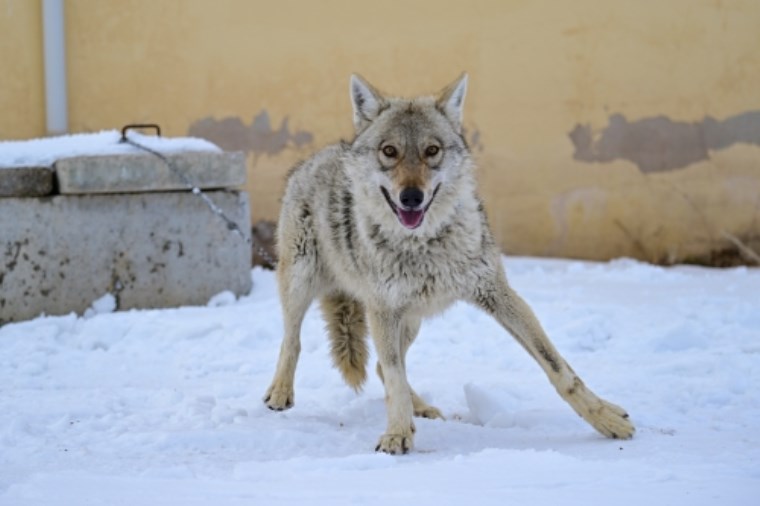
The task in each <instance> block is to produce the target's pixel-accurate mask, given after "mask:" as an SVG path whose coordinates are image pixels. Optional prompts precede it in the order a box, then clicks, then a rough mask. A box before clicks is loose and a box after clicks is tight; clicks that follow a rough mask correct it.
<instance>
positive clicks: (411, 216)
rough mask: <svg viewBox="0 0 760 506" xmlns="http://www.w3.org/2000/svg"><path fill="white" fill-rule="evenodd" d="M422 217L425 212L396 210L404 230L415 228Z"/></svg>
mask: <svg viewBox="0 0 760 506" xmlns="http://www.w3.org/2000/svg"><path fill="white" fill-rule="evenodd" d="M423 216H425V211H423V210H421V209H420V210H419V211H404V210H402V209H399V210H398V217H399V218H401V223H402V224H403V225H404V226H405V227H406V228H417V227H418V226H419V225H420V223H422V218H423Z"/></svg>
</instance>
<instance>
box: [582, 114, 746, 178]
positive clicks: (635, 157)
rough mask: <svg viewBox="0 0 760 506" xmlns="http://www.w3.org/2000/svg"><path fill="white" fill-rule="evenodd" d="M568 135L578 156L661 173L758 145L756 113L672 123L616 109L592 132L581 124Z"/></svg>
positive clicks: (588, 160)
mask: <svg viewBox="0 0 760 506" xmlns="http://www.w3.org/2000/svg"><path fill="white" fill-rule="evenodd" d="M568 135H569V137H570V140H571V141H572V143H573V145H574V146H575V153H573V158H574V159H576V160H579V161H582V162H598V163H607V162H611V161H613V160H617V159H623V160H628V161H630V162H633V163H634V164H636V166H637V167H638V168H639V170H640V171H641V172H645V173H646V172H663V171H670V170H675V169H682V168H684V167H688V166H689V165H691V164H693V163H696V162H700V161H703V160H709V159H710V151H716V150H719V149H726V148H728V147H730V146H732V145H733V144H737V143H744V144H754V145H756V146H760V111H749V112H745V113H742V114H738V115H736V116H732V117H730V118H728V119H726V120H724V121H718V120H716V119H714V118H711V117H709V116H708V117H706V118H705V119H703V120H702V121H700V122H698V123H686V122H679V121H673V120H671V119H670V118H668V117H666V116H657V117H654V118H644V119H641V120H638V121H634V122H628V120H627V119H626V118H625V116H623V115H622V114H619V113H616V114H613V115H612V116H610V117H609V124H608V125H607V126H606V127H605V128H604V129H603V130H602V131H601V133H599V134H598V135H596V136H594V134H593V132H592V130H591V125H581V124H577V125H575V128H573V130H572V131H571V132H570V133H569V134H568ZM595 137H596V138H595Z"/></svg>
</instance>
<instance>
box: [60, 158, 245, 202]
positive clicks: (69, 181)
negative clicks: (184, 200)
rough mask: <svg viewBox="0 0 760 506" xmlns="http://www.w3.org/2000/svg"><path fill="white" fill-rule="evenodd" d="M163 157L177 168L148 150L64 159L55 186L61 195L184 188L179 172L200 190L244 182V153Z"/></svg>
mask: <svg viewBox="0 0 760 506" xmlns="http://www.w3.org/2000/svg"><path fill="white" fill-rule="evenodd" d="M164 156H166V158H167V159H168V160H169V161H170V162H171V163H172V165H173V166H174V167H175V168H176V169H177V171H173V170H172V169H171V168H170V167H168V166H167V164H166V163H164V162H163V160H161V159H160V158H158V157H156V156H154V155H151V154H148V153H145V154H136V155H103V156H80V157H74V158H64V159H61V160H58V161H56V162H55V165H54V168H55V171H56V176H57V178H58V189H59V192H60V193H61V194H64V195H74V194H91V193H130V192H150V191H170V190H185V189H187V184H186V183H185V181H184V180H183V178H182V176H180V174H183V175H184V177H185V178H186V180H187V181H190V182H191V183H192V184H193V185H194V186H197V187H199V188H202V189H211V188H231V187H237V186H241V185H243V184H245V176H246V165H245V155H244V154H243V153H241V152H231V153H227V152H219V153H215V152H209V151H191V152H181V153H176V154H168V155H164ZM177 172H179V173H180V174H177Z"/></svg>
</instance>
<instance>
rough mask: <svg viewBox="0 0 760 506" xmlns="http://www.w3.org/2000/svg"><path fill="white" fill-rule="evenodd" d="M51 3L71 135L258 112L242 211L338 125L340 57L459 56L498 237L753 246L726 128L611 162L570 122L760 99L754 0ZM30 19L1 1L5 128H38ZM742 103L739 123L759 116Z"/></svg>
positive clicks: (750, 186) (746, 200) (577, 247)
mask: <svg viewBox="0 0 760 506" xmlns="http://www.w3.org/2000/svg"><path fill="white" fill-rule="evenodd" d="M66 8H67V10H66V16H67V23H66V28H67V44H68V47H67V51H68V72H69V107H70V111H69V117H70V129H71V131H76V132H78V131H91V130H100V129H106V128H118V127H120V126H121V125H122V124H125V123H129V122H138V121H155V122H159V123H161V125H162V126H163V127H164V129H165V131H166V133H167V134H168V135H187V134H188V132H192V133H198V132H199V129H200V131H202V132H205V133H209V132H212V131H213V132H212V133H214V134H215V135H218V136H222V137H224V138H225V139H228V140H230V142H232V141H233V140H234V139H233V137H234V136H235V135H240V134H241V133H242V132H243V129H244V128H248V127H250V126H251V124H252V122H253V120H254V118H255V117H258V122H257V123H256V125H257V126H258V127H259V130H258V131H257V133H256V134H255V135H254V137H255V139H254V141H252V142H251V143H250V146H249V148H250V149H251V151H250V153H249V157H248V160H249V168H250V170H249V183H248V190H249V191H250V193H251V196H252V207H253V218H254V220H256V219H260V218H274V217H275V216H276V214H277V207H278V199H279V194H280V192H281V189H282V182H283V176H284V174H285V172H286V171H287V169H288V168H289V167H290V165H291V164H292V163H293V162H295V161H296V160H298V159H301V158H304V157H306V156H308V155H309V153H311V152H313V151H314V150H316V149H317V148H318V147H320V146H322V145H324V144H326V143H329V142H332V141H335V140H337V139H339V138H348V137H350V136H351V133H352V131H351V111H350V104H349V99H348V90H347V88H348V76H349V75H350V73H351V72H354V71H358V72H360V73H361V74H362V75H364V76H365V77H367V78H368V79H369V80H370V81H371V82H372V83H373V84H375V85H376V86H377V87H379V88H380V89H382V90H387V91H389V92H393V93H398V94H403V95H414V94H418V93H423V92H431V91H435V90H437V89H438V88H440V87H441V86H443V85H444V84H446V83H448V82H449V81H451V80H452V79H453V78H454V77H455V76H457V75H458V74H459V73H460V72H461V71H462V70H467V71H468V72H469V74H470V89H469V92H468V98H467V102H466V108H465V124H466V127H467V129H468V136H469V138H470V141H471V144H472V147H473V149H474V151H475V154H476V156H477V159H478V162H479V166H480V168H481V171H480V177H481V181H482V182H483V183H484V184H483V188H484V196H485V199H486V202H487V205H488V210H489V213H490V219H491V222H492V224H493V225H494V228H495V229H496V232H497V235H498V236H499V237H500V239H501V241H502V244H503V245H504V247H505V249H506V250H507V251H509V252H511V253H518V254H538V255H563V256H575V257H585V258H609V257H614V256H619V255H629V256H636V257H639V258H644V259H647V260H653V261H669V260H680V259H684V258H688V257H690V256H694V255H700V254H702V253H704V252H705V251H706V250H709V249H714V248H719V247H722V246H725V245H726V244H728V243H727V240H726V239H725V238H724V237H723V233H724V232H728V233H730V234H734V235H736V236H739V237H741V238H742V239H743V240H745V241H746V242H748V243H750V244H755V243H753V242H752V241H753V240H756V241H758V245H760V146H759V145H756V144H750V143H746V142H745V143H734V144H730V143H729V144H730V145H729V146H725V147H721V148H720V149H714V150H710V151H709V156H707V157H703V159H701V160H697V161H695V162H693V163H691V164H689V165H688V166H686V167H684V168H672V169H670V170H662V171H657V172H644V171H642V170H640V169H639V168H638V167H637V165H636V164H635V163H633V162H632V161H630V160H626V159H622V158H620V159H614V160H610V161H606V162H604V163H591V162H588V161H579V160H576V159H574V152H575V147H574V144H573V142H572V141H571V139H570V137H569V133H570V132H571V131H573V129H574V128H576V126H578V125H580V126H581V127H585V128H589V129H590V131H591V132H592V133H593V136H594V139H595V140H597V141H598V140H599V137H600V136H601V135H602V134H603V133H604V131H605V129H606V127H607V126H608V121H609V117H610V116H611V115H614V114H621V115H623V116H624V117H625V119H626V121H627V122H628V123H630V124H638V123H636V122H637V121H644V123H642V124H641V125H644V126H645V125H648V124H649V123H646V121H647V119H651V118H657V117H660V116H662V117H664V118H663V120H664V121H665V123H664V124H665V127H663V128H666V131H665V135H671V134H673V132H676V131H677V129H678V128H681V127H683V125H687V126H686V128H687V129H688V128H689V127H688V124H702V122H703V121H704V119H705V117H708V116H709V117H712V118H714V119H715V120H716V121H722V120H725V119H728V118H735V117H738V116H739V115H741V114H743V113H751V112H752V111H760V91H758V90H760V51H758V48H760V29H758V27H760V3H758V2H757V1H755V0H747V1H741V0H730V1H729V0H726V1H718V0H716V1H707V0H668V1H666V2H663V1H654V0H642V1H638V2H633V1H631V2H609V1H606V0H576V1H573V2H564V1H536V0H531V1H527V0H502V1H471V2H454V1H441V0H419V1H414V2H409V1H396V0H392V1H383V2H373V3H370V2H366V1H357V0H332V1H319V2H310V1H278V2H262V1H247V0H220V1H215V2H208V1H200V0H195V1H194V0H162V1H152V0H122V1H120V2H102V1H97V0H68V1H67V2H66ZM38 17H39V5H38V2H36V1H31V0H30V1H24V0H17V1H13V0H5V2H4V4H3V3H2V0H0V27H2V29H3V32H4V33H5V31H6V25H7V26H8V27H9V28H10V33H11V37H10V38H9V37H6V36H4V37H2V38H0V57H2V61H3V62H11V65H10V68H12V69H13V71H12V72H11V75H12V76H13V77H12V78H8V77H7V76H6V77H4V79H3V86H2V89H0V105H2V107H3V110H2V113H3V114H2V117H1V118H0V136H2V137H5V138H19V137H26V136H30V135H42V134H44V124H43V123H41V120H43V119H44V118H43V116H42V114H43V113H44V109H42V108H41V104H40V102H39V101H40V100H41V97H42V95H41V90H42V87H41V82H40V79H41V75H42V74H41V63H40V62H41V59H40V56H39V51H40V47H41V46H40V42H39V39H40V31H39V26H38V24H35V22H34V21H35V19H36V18H38ZM9 39H10V40H9ZM5 65H6V64H5V63H4V66H5ZM16 69H19V70H18V71H17V70H16ZM263 113H265V114H263ZM265 115H267V116H268V118H269V121H270V124H269V127H268V128H267V127H266V122H265V120H264V116H265ZM748 117H749V120H748V121H750V123H749V126H746V125H745V127H744V130H742V132H743V134H746V133H747V131H748V130H749V133H750V135H751V134H752V130H753V129H755V131H756V132H760V123H753V121H755V120H756V118H755V116H748ZM225 118H226V119H227V123H225V124H218V123H217V124H215V123H214V122H215V121H216V122H221V121H222V120H223V119H225ZM285 118H287V121H288V122H287V124H286V125H283V123H282V122H283V121H284V120H285ZM204 119H205V120H206V121H205V122H201V120H204ZM204 125H205V127H204ZM681 129H682V130H683V128H681ZM757 137H760V133H758V135H757ZM729 140H730V139H729ZM758 143H760V140H758ZM753 238H754V239H753Z"/></svg>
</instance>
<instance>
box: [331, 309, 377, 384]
mask: <svg viewBox="0 0 760 506" xmlns="http://www.w3.org/2000/svg"><path fill="white" fill-rule="evenodd" d="M320 303H321V304H320V305H321V307H322V313H323V314H324V317H325V321H326V322H327V332H328V334H329V335H330V345H331V346H330V354H331V355H332V359H333V363H334V364H335V367H337V368H338V370H339V371H340V373H341V374H342V375H343V379H344V380H345V381H346V383H348V385H349V386H350V387H352V388H353V389H354V390H357V391H358V390H361V387H362V385H363V384H364V382H365V381H366V379H367V358H368V354H369V352H368V350H367V322H366V320H365V315H364V306H363V305H362V303H361V302H359V301H357V300H356V299H353V298H351V297H349V296H348V295H345V294H337V295H330V296H328V297H324V298H322V300H321V301H320Z"/></svg>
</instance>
